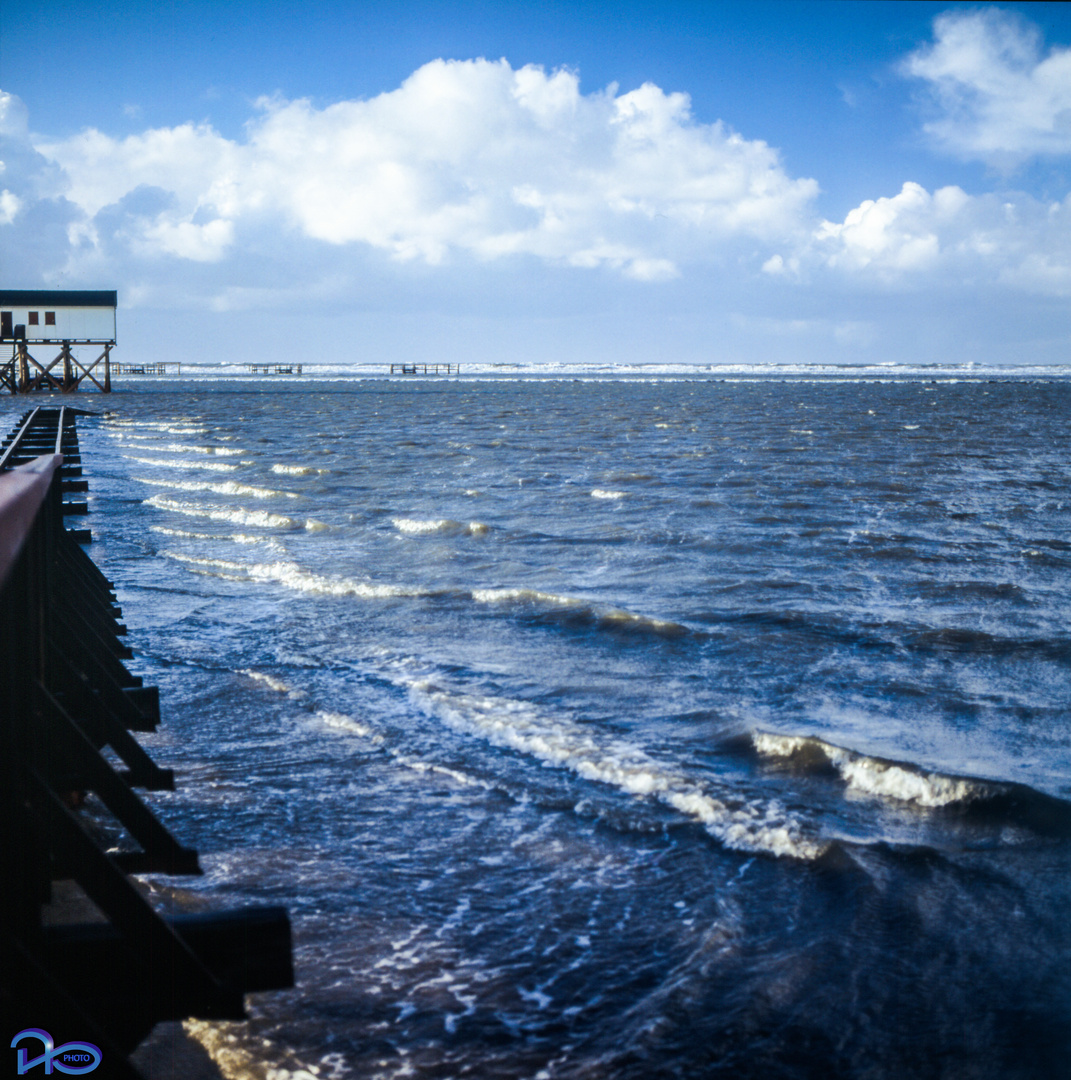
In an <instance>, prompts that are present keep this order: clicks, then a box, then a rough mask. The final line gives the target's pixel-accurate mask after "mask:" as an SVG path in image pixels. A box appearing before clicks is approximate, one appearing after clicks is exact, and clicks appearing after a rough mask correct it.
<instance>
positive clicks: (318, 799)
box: [7, 365, 1071, 1080]
mask: <svg viewBox="0 0 1071 1080" xmlns="http://www.w3.org/2000/svg"><path fill="white" fill-rule="evenodd" d="M19 404H21V403H19ZM77 404H78V405H79V406H80V407H82V408H85V409H89V410H92V412H93V413H94V414H95V415H91V416H84V417H82V418H80V420H79V432H80V438H81V447H82V453H83V461H84V470H85V473H86V475H87V477H88V478H89V483H90V495H89V501H90V508H91V511H90V514H89V517H88V524H89V526H90V527H91V529H92V531H93V537H94V542H93V544H92V546H91V548H90V549H89V550H90V553H91V555H92V557H93V558H94V560H95V561H96V562H97V563H98V564H99V565H100V566H101V568H102V569H103V570H104V572H105V573H106V574H107V575H108V576H109V577H110V578H112V579H113V580H114V581H115V583H116V586H117V590H118V596H119V602H120V603H121V605H122V607H123V611H124V621H125V622H126V623H127V625H128V626H129V628H130V633H129V637H128V642H129V644H130V645H131V646H132V648H133V650H134V653H135V659H134V660H132V661H129V662H128V666H130V667H131V669H132V670H134V671H136V672H138V673H139V674H142V675H143V676H145V680H146V682H147V683H149V684H155V685H158V686H159V687H160V692H161V700H162V712H163V717H164V720H163V723H162V725H161V727H160V729H159V731H158V732H157V733H154V734H150V735H144V736H141V741H142V742H143V745H145V746H146V748H147V749H148V751H149V752H150V754H151V755H152V756H153V757H154V759H155V760H156V761H157V762H158V763H159V764H161V765H163V766H167V767H172V768H174V769H175V770H176V775H177V785H176V790H175V791H174V792H173V793H169V792H158V793H151V794H148V795H146V798H147V800H148V801H149V802H150V803H151V805H152V806H153V808H154V810H155V812H156V813H157V814H158V815H159V816H160V818H161V819H162V820H163V821H164V822H165V823H166V824H167V826H168V827H169V828H170V829H171V831H172V832H173V833H174V834H175V835H176V836H177V837H178V838H179V839H180V840H181V841H182V842H183V843H185V844H187V845H190V846H193V847H196V848H197V849H198V850H199V851H200V853H201V863H202V866H203V868H204V874H203V876H201V877H192V878H164V877H153V878H147V879H145V880H146V883H147V886H148V887H149V888H150V889H151V890H152V892H153V895H154V897H155V898H156V902H157V903H159V904H160V906H161V907H162V908H165V909H171V908H184V909H188V908H191V907H192V908H198V907H205V908H228V907H230V908H233V907H242V906H245V905H257V904H266V903H271V904H282V905H285V906H286V907H287V908H288V909H289V911H290V915H291V919H292V921H293V929H294V955H295V967H296V981H297V984H296V986H295V988H294V989H293V990H289V991H282V992H274V993H264V994H258V995H252V996H250V998H249V1012H250V1019H249V1020H248V1021H247V1022H246V1023H241V1024H240V1023H219V1022H210V1021H189V1022H187V1024H186V1031H187V1032H188V1033H189V1036H190V1037H191V1038H194V1039H196V1040H197V1041H198V1042H200V1043H201V1044H202V1045H203V1046H204V1047H205V1048H206V1050H207V1051H208V1052H209V1053H210V1054H211V1056H212V1057H213V1058H214V1060H215V1061H216V1063H217V1065H218V1067H219V1068H220V1070H221V1072H222V1074H223V1075H224V1076H225V1077H227V1078H228V1080H310V1078H312V1077H316V1078H319V1080H328V1078H330V1080H358V1078H359V1080H388V1078H389V1080H395V1078H403V1077H404V1078H448V1077H473V1078H478V1080H514V1078H517V1080H519V1078H528V1080H618V1078H620V1080H662V1078H666V1080H669V1078H689V1080H690V1078H707V1077H710V1078H723V1077H724V1078H733V1080H736V1078H742V1080H750V1078H754V1080H782V1078H783V1080H803V1078H815V1080H818V1078H821V1080H831V1078H838V1077H843V1078H852V1080H855V1078H858V1080H864V1078H865V1080H913V1078H935V1080H937V1078H940V1080H960V1078H963V1080H967V1078H971V1080H988V1078H992V1080H1015V1078H1022V1080H1027V1078H1029V1080H1050V1078H1058V1077H1068V1076H1071V627H1069V615H1071V368H1005V369H975V368H970V367H958V368H941V367H910V366H896V365H891V366H885V367H881V368H866V369H863V368H837V367H832V366H830V367H814V368H806V367H792V368H773V367H770V368H765V367H759V366H756V367H754V368H747V367H743V366H738V367H721V368H719V367H715V366H712V367H710V368H689V367H683V366H682V367H677V368H675V367H672V366H670V365H662V366H652V367H629V368H625V367H622V368H615V367H613V366H605V367H600V368H586V367H584V366H582V365H577V366H573V367H567V366H561V365H559V366H557V367H549V368H548V367H542V368H541V367H536V366H533V367H529V368H524V367H521V366H519V365H517V366H510V365H498V366H492V365H485V366H483V367H480V366H470V367H469V368H468V369H466V367H465V366H463V367H462V370H461V373H460V374H450V375H445V374H443V373H440V374H439V375H438V376H433V375H429V376H427V377H426V378H425V377H423V376H419V375H418V376H415V377H414V376H399V375H394V376H389V375H388V374H386V366H385V365H380V366H379V368H378V370H373V369H372V368H368V369H367V370H366V369H359V368H354V369H352V370H347V369H345V368H344V367H335V368H331V367H328V366H323V367H321V368H319V369H317V368H316V366H315V365H306V366H304V367H303V372H302V374H301V375H300V376H298V375H296V374H293V375H286V374H280V375H274V374H269V375H259V376H252V375H248V374H246V375H243V373H242V369H241V368H240V367H239V366H234V367H233V368H231V369H227V370H223V369H216V368H210V367H202V368H201V369H197V368H196V367H189V366H187V365H183V369H182V372H181V374H177V373H176V374H174V375H169V376H161V377H155V378H149V377H142V378H139V377H137V376H129V377H122V378H118V379H117V380H116V392H114V393H112V394H111V395H110V396H108V397H104V396H100V395H90V394H81V395H79V398H78V401H77ZM8 411H9V412H10V413H11V415H10V416H9V417H8V423H7V426H8V427H10V426H11V424H12V423H13V421H14V418H15V416H16V413H17V410H16V409H15V408H14V407H13V404H11V403H9V408H8ZM79 524H82V523H81V522H79Z"/></svg>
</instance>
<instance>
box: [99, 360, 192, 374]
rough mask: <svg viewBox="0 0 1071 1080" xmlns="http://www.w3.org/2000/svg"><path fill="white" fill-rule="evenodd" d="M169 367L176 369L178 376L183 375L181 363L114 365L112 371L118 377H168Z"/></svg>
mask: <svg viewBox="0 0 1071 1080" xmlns="http://www.w3.org/2000/svg"><path fill="white" fill-rule="evenodd" d="M169 367H171V368H174V369H175V374H176V375H181V374H182V364H181V363H180V362H179V361H175V362H174V363H170V364H169V363H166V362H165V361H162V360H161V361H160V362H159V363H155V364H112V366H111V370H112V371H113V372H114V373H115V374H116V375H166V374H167V369H168V368H169Z"/></svg>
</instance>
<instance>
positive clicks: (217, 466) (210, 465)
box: [123, 454, 238, 472]
mask: <svg viewBox="0 0 1071 1080" xmlns="http://www.w3.org/2000/svg"><path fill="white" fill-rule="evenodd" d="M123 456H124V457H125V458H126V459H127V460H128V461H136V462H137V463H138V464H139V465H157V466H159V467H161V468H164V469H207V470H210V471H212V472H234V470H235V469H237V468H238V466H237V465H228V464H227V463H226V462H223V461H181V460H176V459H175V458H144V457H133V456H132V455H130V454H124V455H123Z"/></svg>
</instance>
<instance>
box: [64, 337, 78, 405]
mask: <svg viewBox="0 0 1071 1080" xmlns="http://www.w3.org/2000/svg"><path fill="white" fill-rule="evenodd" d="M60 355H61V356H62V357H63V392H64V393H65V394H69V393H70V392H71V391H72V390H77V389H78V380H77V379H75V377H74V370H73V368H72V367H71V343H70V342H69V341H65V342H64V343H63V350H62V352H61V353H60Z"/></svg>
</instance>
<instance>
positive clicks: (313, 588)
mask: <svg viewBox="0 0 1071 1080" xmlns="http://www.w3.org/2000/svg"><path fill="white" fill-rule="evenodd" d="M160 554H161V555H164V556H166V557H167V558H169V559H174V560H175V561H176V562H181V563H185V564H186V565H188V566H190V567H191V569H200V570H201V571H202V572H205V571H207V572H212V571H218V572H219V573H220V576H221V577H227V578H229V579H230V580H237V581H276V582H278V583H279V584H280V585H285V586H286V587H287V588H288V589H294V590H295V591H297V592H304V593H315V594H318V595H320V596H357V597H361V598H363V599H384V598H390V597H394V596H427V595H429V594H428V590H426V589H420V588H414V587H411V586H406V585H371V584H369V583H368V582H366V581H355V580H354V579H353V578H336V577H326V576H324V575H322V574H312V573H310V572H309V571H308V570H303V569H302V568H301V567H300V566H298V564H297V563H295V562H283V561H280V562H272V563H243V562H234V561H232V560H230V559H199V558H196V557H195V556H193V555H182V554H180V553H178V552H174V551H162V552H161V553H160Z"/></svg>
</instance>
